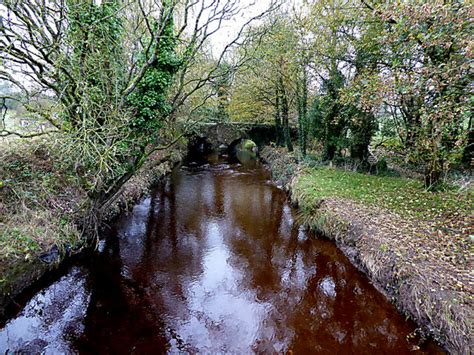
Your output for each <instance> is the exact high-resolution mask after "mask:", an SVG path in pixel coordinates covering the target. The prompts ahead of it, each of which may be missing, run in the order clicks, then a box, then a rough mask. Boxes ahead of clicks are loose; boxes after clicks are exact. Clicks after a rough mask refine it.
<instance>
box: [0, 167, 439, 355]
mask: <svg viewBox="0 0 474 355" xmlns="http://www.w3.org/2000/svg"><path fill="white" fill-rule="evenodd" d="M295 216H296V213H295V211H294V210H293V209H292V207H291V206H290V204H289V203H288V200H287V197H286V195H285V193H284V192H283V191H282V190H280V189H278V188H277V187H276V186H274V185H273V184H272V182H271V181H270V175H269V173H268V171H267V170H265V169H264V168H263V167H262V166H261V165H259V164H258V163H255V164H250V165H245V166H244V165H240V164H229V163H227V162H225V161H215V162H213V163H209V164H205V165H202V166H193V167H189V166H182V167H180V168H177V169H175V171H174V172H173V173H172V174H171V175H170V176H169V177H168V178H166V179H165V181H164V182H163V183H161V184H160V185H159V186H157V187H156V188H155V189H154V190H153V191H152V193H151V194H150V196H148V197H146V198H144V199H142V200H141V202H140V203H138V204H137V205H136V206H134V207H133V209H132V210H131V211H130V212H129V213H125V214H123V215H122V216H121V217H120V218H119V219H118V220H117V221H116V222H114V224H113V225H112V226H111V231H110V233H108V235H107V238H105V239H104V240H103V241H101V242H100V245H99V252H97V253H95V254H94V256H93V257H89V258H82V259H80V260H78V261H76V262H73V263H70V265H67V267H65V268H64V270H62V271H61V272H60V273H59V274H58V275H57V277H55V278H53V279H52V280H49V281H48V282H45V283H44V284H43V285H41V287H37V288H36V289H35V290H34V291H32V292H31V295H29V296H28V297H27V299H26V300H25V302H24V304H23V305H22V309H21V310H20V311H19V313H18V314H16V315H15V316H14V317H13V318H11V319H9V320H6V322H4V323H3V327H2V328H0V353H2V354H3V353H10V352H11V353H13V352H18V353H42V352H43V353H46V354H57V353H84V354H89V353H101V354H112V353H113V354H116V353H136V354H148V353H153V354H156V353H182V352H184V353H197V352H201V353H208V354H209V353H213V354H214V353H234V354H247V353H252V352H253V353H270V354H273V353H295V354H308V353H318V354H335V353H340V354H347V353H355V354H366V353H371V352H373V353H375V352H377V353H394V354H404V353H407V354H413V353H441V352H442V351H441V350H440V348H439V347H437V346H436V345H435V343H434V342H432V341H427V342H425V343H424V345H423V346H422V347H421V349H418V348H417V345H416V344H417V342H416V341H415V340H410V339H409V338H410V337H409V334H410V333H412V332H413V331H414V329H415V325H414V324H413V323H411V322H409V321H407V320H405V318H404V317H403V316H402V315H401V314H400V313H398V311H397V310H396V309H395V307H394V306H393V305H391V304H390V303H389V302H388V301H387V300H386V299H385V298H384V297H383V296H382V295H381V294H380V293H379V292H377V290H376V289H375V288H374V287H373V286H372V285H371V284H370V282H369V280H368V279H367V277H366V276H364V275H363V274H362V273H361V272H359V271H358V270H357V269H356V268H355V267H354V266H353V265H352V264H351V263H350V262H349V261H348V259H347V258H346V257H345V256H344V254H343V253H342V252H341V251H340V250H339V249H338V248H337V247H336V246H335V244H334V243H333V242H331V241H329V240H326V239H324V238H316V237H315V236H314V235H313V234H312V233H310V232H308V231H306V230H304V229H303V228H301V227H300V226H298V224H297V223H296V222H295ZM413 350H417V351H413Z"/></svg>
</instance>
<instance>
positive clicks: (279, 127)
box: [275, 86, 284, 147]
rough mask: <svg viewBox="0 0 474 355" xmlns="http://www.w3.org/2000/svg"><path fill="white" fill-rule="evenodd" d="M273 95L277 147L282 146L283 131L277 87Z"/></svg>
mask: <svg viewBox="0 0 474 355" xmlns="http://www.w3.org/2000/svg"><path fill="white" fill-rule="evenodd" d="M275 91H276V93H275V94H276V95H275V136H276V144H277V146H280V147H281V146H283V144H284V138H283V130H282V125H281V105H280V90H279V87H278V86H277V88H276V90H275Z"/></svg>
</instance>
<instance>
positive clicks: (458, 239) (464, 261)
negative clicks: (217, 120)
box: [263, 150, 474, 353]
mask: <svg viewBox="0 0 474 355" xmlns="http://www.w3.org/2000/svg"><path fill="white" fill-rule="evenodd" d="M263 156H264V159H265V160H266V161H267V162H268V163H269V164H270V166H271V167H272V172H273V174H274V175H275V176H284V177H286V178H285V181H286V185H287V187H288V188H289V190H290V192H291V196H292V199H293V201H294V202H295V203H296V204H297V205H298V207H299V210H300V220H301V222H302V223H303V224H305V225H307V226H308V227H310V228H312V229H314V230H317V231H318V232H320V233H323V234H324V235H325V236H327V237H329V238H331V239H334V240H335V241H336V242H337V243H338V245H339V246H340V247H341V249H342V250H343V251H344V252H345V253H346V255H347V256H348V257H349V258H350V259H351V260H352V261H353V263H354V264H356V265H357V266H359V267H360V268H361V269H362V270H364V271H365V272H366V273H367V275H368V276H369V277H370V278H371V280H372V281H373V282H374V284H375V285H376V286H377V287H378V288H379V289H380V290H381V291H382V292H383V293H385V294H386V295H387V296H388V297H389V298H391V299H392V300H393V302H394V303H396V305H397V306H398V308H399V309H400V310H401V311H402V312H404V313H405V314H406V315H407V316H410V317H411V318H413V319H414V320H415V321H416V322H417V323H418V324H419V325H420V328H421V329H422V330H423V331H424V332H425V333H431V334H432V335H433V336H434V337H435V338H436V339H438V340H439V341H440V342H441V343H442V344H443V345H444V346H445V347H446V349H448V350H449V351H451V352H453V353H469V352H470V351H472V343H471V333H472V326H473V324H472V314H474V290H473V284H472V280H473V274H472V266H473V256H474V254H473V246H474V244H473V243H472V241H471V237H470V235H472V225H473V214H472V189H465V190H462V191H460V190H459V189H454V188H452V189H446V190H445V191H441V192H436V193H431V192H427V191H425V190H424V188H423V185H422V183H421V182H419V181H417V180H413V179H406V178H401V177H388V176H373V175H365V174H359V173H354V172H347V171H342V170H337V169H332V168H327V167H321V168H308V167H305V166H304V164H300V165H298V164H296V163H293V165H292V166H291V167H290V161H289V160H288V157H287V153H285V152H284V151H282V150H278V151H275V150H273V151H272V152H268V151H267V152H264V153H263ZM289 170H291V171H293V172H294V173H293V174H292V175H291V178H289V177H288V175H289V174H288V173H287V172H288V171H289Z"/></svg>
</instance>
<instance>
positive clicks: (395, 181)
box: [298, 168, 473, 220]
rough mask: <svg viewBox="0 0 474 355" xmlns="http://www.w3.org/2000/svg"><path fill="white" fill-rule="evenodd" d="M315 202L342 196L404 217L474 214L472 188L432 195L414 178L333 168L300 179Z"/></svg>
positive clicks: (302, 185)
mask: <svg viewBox="0 0 474 355" xmlns="http://www.w3.org/2000/svg"><path fill="white" fill-rule="evenodd" d="M298 188H299V189H301V190H304V191H305V192H306V194H307V195H308V196H307V198H309V199H312V200H313V202H317V201H318V200H321V199H324V198H327V197H339V198H346V199H351V200H353V201H356V202H361V203H363V204H368V205H374V206H376V207H380V208H386V209H389V210H392V211H395V212H397V213H398V214H400V215H401V216H402V217H407V218H417V219H423V220H436V219H441V220H444V219H446V218H452V217H454V216H459V217H461V216H465V215H468V214H471V213H472V207H473V206H472V201H473V189H472V188H470V189H465V190H463V191H459V189H455V188H446V189H445V190H444V191H439V192H429V191H426V190H425V189H424V187H423V184H422V182H420V181H418V180H414V179H407V178H401V177H389V176H374V175H367V174H360V173H354V172H347V171H343V170H338V169H331V168H319V169H308V170H306V171H305V173H303V174H302V175H301V177H300V178H299V179H298Z"/></svg>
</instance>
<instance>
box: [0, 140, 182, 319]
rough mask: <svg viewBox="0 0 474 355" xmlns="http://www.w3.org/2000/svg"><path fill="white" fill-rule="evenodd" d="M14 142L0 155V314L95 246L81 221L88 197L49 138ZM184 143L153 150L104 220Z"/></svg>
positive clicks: (178, 155) (174, 159)
mask: <svg viewBox="0 0 474 355" xmlns="http://www.w3.org/2000/svg"><path fill="white" fill-rule="evenodd" d="M34 143H35V144H28V145H25V144H18V145H15V144H10V145H9V146H8V147H7V148H6V149H4V150H2V153H1V157H0V158H1V159H0V171H2V176H1V177H0V192H1V196H0V216H1V217H0V318H1V317H2V316H3V313H4V312H5V310H6V308H7V306H8V305H9V304H11V303H12V301H13V299H14V298H15V297H16V296H17V295H19V294H20V293H21V292H22V291H23V290H24V289H26V288H27V287H28V286H30V285H31V284H32V283H34V282H35V281H36V280H38V279H39V278H41V277H42V276H43V275H44V274H45V273H47V272H48V271H50V270H52V269H54V268H56V267H58V265H59V264H60V263H61V262H62V261H63V260H64V259H65V258H66V257H68V256H71V255H75V254H77V253H79V252H81V251H82V250H83V249H85V248H88V247H91V246H93V245H91V242H94V241H93V240H89V239H88V238H87V236H83V235H81V233H80V229H79V227H78V224H79V223H80V221H82V220H84V218H85V217H86V214H87V211H88V210H89V209H88V206H89V204H90V199H88V197H87V196H86V194H85V193H84V191H83V190H82V189H81V188H80V186H79V182H78V181H77V177H76V174H75V173H74V171H70V170H68V169H67V168H65V167H64V164H61V157H59V156H56V155H55V154H54V149H51V146H50V145H49V142H47V141H44V140H36V141H35V142H34ZM182 155H183V150H182V147H175V148H173V149H170V150H167V151H160V152H157V153H156V154H154V155H153V156H152V157H150V159H149V160H148V161H147V163H145V164H144V166H143V167H142V168H141V169H140V171H139V173H138V174H137V175H135V176H134V177H133V178H132V179H130V180H129V181H128V182H127V183H126V184H125V185H124V186H123V187H122V189H121V191H120V192H119V193H118V194H117V198H116V199H115V200H114V201H113V203H111V204H110V205H109V206H108V207H107V210H106V211H104V213H103V216H102V222H106V221H108V220H110V219H112V218H113V217H114V216H116V215H117V214H118V213H120V211H123V210H125V209H128V208H129V206H133V204H134V203H135V202H136V201H137V200H138V199H139V198H140V197H141V196H143V195H144V194H145V193H147V192H148V189H149V188H150V187H151V186H152V185H154V184H156V183H157V181H158V180H159V179H160V178H161V177H162V176H164V175H166V174H167V173H168V172H170V171H171V169H172V167H173V166H174V165H175V164H177V163H178V162H179V161H181V159H182Z"/></svg>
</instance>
